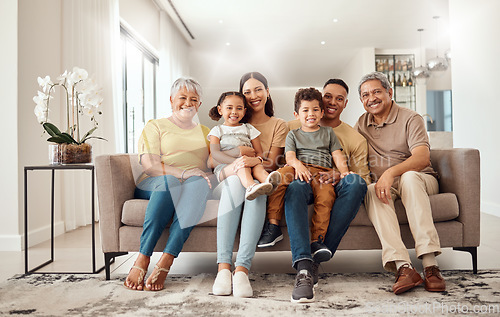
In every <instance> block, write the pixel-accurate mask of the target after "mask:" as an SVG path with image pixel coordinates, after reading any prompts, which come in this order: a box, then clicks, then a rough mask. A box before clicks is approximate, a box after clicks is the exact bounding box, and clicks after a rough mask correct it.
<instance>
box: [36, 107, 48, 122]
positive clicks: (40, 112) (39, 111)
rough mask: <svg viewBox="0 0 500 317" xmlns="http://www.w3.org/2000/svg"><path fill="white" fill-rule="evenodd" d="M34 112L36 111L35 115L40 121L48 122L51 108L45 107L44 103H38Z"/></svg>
mask: <svg viewBox="0 0 500 317" xmlns="http://www.w3.org/2000/svg"><path fill="white" fill-rule="evenodd" d="M34 112H35V116H36V118H37V120H38V123H44V122H47V119H48V114H49V110H48V109H47V107H44V106H43V105H37V106H36V107H35V110H34Z"/></svg>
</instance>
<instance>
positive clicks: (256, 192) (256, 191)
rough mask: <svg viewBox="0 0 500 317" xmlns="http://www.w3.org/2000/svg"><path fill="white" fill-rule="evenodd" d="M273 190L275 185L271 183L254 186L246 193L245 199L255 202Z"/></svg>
mask: <svg viewBox="0 0 500 317" xmlns="http://www.w3.org/2000/svg"><path fill="white" fill-rule="evenodd" d="M271 190H273V185H271V184H270V183H261V184H257V183H255V184H253V185H251V186H250V187H248V188H247V191H246V193H245V199H247V200H254V199H255V198H257V197H259V196H260V195H267V193H269V192H270V191H271Z"/></svg>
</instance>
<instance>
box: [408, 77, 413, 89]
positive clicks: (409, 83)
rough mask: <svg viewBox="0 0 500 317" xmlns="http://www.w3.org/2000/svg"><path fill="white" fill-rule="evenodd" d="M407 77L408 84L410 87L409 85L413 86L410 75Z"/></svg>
mask: <svg viewBox="0 0 500 317" xmlns="http://www.w3.org/2000/svg"><path fill="white" fill-rule="evenodd" d="M408 77H409V78H408V86H410V87H411V86H413V80H412V79H411V75H410V76H408Z"/></svg>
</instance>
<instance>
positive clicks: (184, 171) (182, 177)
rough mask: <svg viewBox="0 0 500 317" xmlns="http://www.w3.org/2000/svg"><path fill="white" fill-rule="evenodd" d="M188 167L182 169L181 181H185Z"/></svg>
mask: <svg viewBox="0 0 500 317" xmlns="http://www.w3.org/2000/svg"><path fill="white" fill-rule="evenodd" d="M186 171H187V169H185V170H183V171H182V174H181V182H183V181H184V173H186Z"/></svg>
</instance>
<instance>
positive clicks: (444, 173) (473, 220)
mask: <svg viewBox="0 0 500 317" xmlns="http://www.w3.org/2000/svg"><path fill="white" fill-rule="evenodd" d="M431 161H432V166H433V167H434V169H435V170H436V171H437V172H438V174H439V192H441V193H454V194H455V195H456V196H457V200H458V206H459V215H458V218H457V220H458V221H459V222H461V223H462V224H463V227H464V231H463V247H477V246H479V238H480V237H479V236H480V235H479V227H480V222H479V219H480V201H481V191H480V186H481V178H480V157H479V151H478V150H477V149H446V150H437V149H436V150H431Z"/></svg>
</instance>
